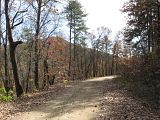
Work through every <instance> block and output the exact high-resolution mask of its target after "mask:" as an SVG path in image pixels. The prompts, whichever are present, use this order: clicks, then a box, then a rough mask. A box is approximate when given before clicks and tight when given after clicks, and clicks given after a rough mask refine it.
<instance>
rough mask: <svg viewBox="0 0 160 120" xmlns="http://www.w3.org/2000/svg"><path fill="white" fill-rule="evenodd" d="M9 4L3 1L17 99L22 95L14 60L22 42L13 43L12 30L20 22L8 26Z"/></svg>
mask: <svg viewBox="0 0 160 120" xmlns="http://www.w3.org/2000/svg"><path fill="white" fill-rule="evenodd" d="M9 2H10V0H6V1H5V17H6V35H7V39H8V41H9V48H10V59H11V63H12V69H13V75H14V80H15V87H16V94H17V97H20V96H21V95H22V94H23V89H22V86H21V85H20V83H19V77H18V72H17V63H16V59H15V49H16V47H17V45H18V44H21V43H22V41H16V42H14V41H13V37H12V28H13V27H15V26H17V25H19V24H20V23H21V22H20V23H17V24H16V25H15V26H11V25H10V17H9Z"/></svg>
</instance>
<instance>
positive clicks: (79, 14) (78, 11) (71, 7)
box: [65, 0, 87, 75]
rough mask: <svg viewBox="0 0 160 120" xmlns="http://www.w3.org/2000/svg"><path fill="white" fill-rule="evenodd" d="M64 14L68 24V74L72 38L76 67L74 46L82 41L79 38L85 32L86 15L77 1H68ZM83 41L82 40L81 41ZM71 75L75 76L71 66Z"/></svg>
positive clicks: (74, 58)
mask: <svg viewBox="0 0 160 120" xmlns="http://www.w3.org/2000/svg"><path fill="white" fill-rule="evenodd" d="M65 13H66V15H67V20H68V24H69V27H70V48H69V49H70V57H69V59H70V60H69V74H70V72H71V61H72V52H71V51H72V37H73V64H74V65H76V45H78V41H79V40H82V39H81V38H82V37H81V36H82V35H84V33H85V32H86V30H87V27H86V25H85V20H84V19H85V17H86V16H87V14H85V13H84V11H83V10H82V6H81V4H80V3H79V2H78V1H77V0H70V1H69V2H68V5H67V7H66V8H65ZM83 40H84V39H83ZM73 69H74V70H73V71H74V73H73V75H75V74H76V72H75V71H76V70H75V69H76V68H75V66H73Z"/></svg>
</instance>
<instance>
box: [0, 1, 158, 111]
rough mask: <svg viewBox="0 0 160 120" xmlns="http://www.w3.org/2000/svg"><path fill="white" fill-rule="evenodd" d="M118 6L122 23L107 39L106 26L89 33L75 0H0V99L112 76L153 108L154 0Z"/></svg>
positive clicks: (84, 13)
mask: <svg viewBox="0 0 160 120" xmlns="http://www.w3.org/2000/svg"><path fill="white" fill-rule="evenodd" d="M120 11H121V13H122V14H124V15H125V17H126V18H125V19H126V21H127V22H126V27H125V28H124V29H122V30H121V31H119V32H118V33H117V34H116V36H115V37H114V38H113V37H111V34H112V30H111V29H109V28H108V27H107V26H99V27H97V29H96V30H95V31H92V32H91V30H90V28H88V27H87V25H86V21H87V16H88V14H87V11H85V9H84V7H83V6H82V4H81V2H79V1H77V0H0V101H8V102H9V101H13V100H15V98H16V100H18V99H21V97H24V96H26V95H27V94H32V93H34V92H41V91H47V90H49V89H50V88H52V87H53V86H54V85H56V84H59V83H62V84H67V83H69V82H76V81H84V80H87V79H92V78H97V77H105V76H113V75H116V76H118V78H117V79H118V84H128V85H130V86H129V87H130V89H131V88H132V89H136V91H135V94H136V95H140V96H141V97H146V96H147V98H148V99H149V100H148V101H151V102H152V103H153V104H154V106H156V109H157V108H158V109H159V108H160V1H159V0H128V1H127V2H125V3H124V5H123V7H122V8H121V9H120ZM119 79H120V80H119ZM0 103H1V102H0Z"/></svg>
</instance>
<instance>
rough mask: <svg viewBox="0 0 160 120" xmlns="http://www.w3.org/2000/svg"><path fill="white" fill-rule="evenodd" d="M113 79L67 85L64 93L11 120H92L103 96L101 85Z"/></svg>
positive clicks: (105, 78) (98, 79)
mask: <svg viewBox="0 0 160 120" xmlns="http://www.w3.org/2000/svg"><path fill="white" fill-rule="evenodd" d="M112 78H113V77H103V78H95V79H91V80H86V81H82V82H79V83H77V84H76V85H68V86H67V88H66V90H65V92H63V93H62V94H60V95H57V96H55V97H54V98H53V99H52V100H51V101H48V102H47V103H46V104H44V105H41V106H39V107H37V108H35V109H33V110H32V111H30V112H25V113H22V114H21V115H19V116H16V117H15V118H12V120H94V119H95V118H96V116H97V114H98V104H99V103H100V100H101V98H102V95H103V90H102V87H103V84H104V83H105V82H106V81H107V80H110V79H112Z"/></svg>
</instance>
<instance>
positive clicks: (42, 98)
mask: <svg viewBox="0 0 160 120" xmlns="http://www.w3.org/2000/svg"><path fill="white" fill-rule="evenodd" d="M63 89H64V85H63V84H57V85H55V86H53V87H51V88H50V89H49V90H48V91H42V92H36V93H30V94H27V95H25V96H23V97H21V98H19V99H15V100H14V101H12V102H9V103H0V120H10V119H11V117H14V116H16V115H17V114H20V113H22V112H25V111H28V110H31V109H32V108H34V107H35V106H38V105H41V104H42V103H43V104H44V103H45V102H46V101H48V100H50V99H51V98H52V97H53V96H54V95H56V94H59V92H61V91H62V90H63Z"/></svg>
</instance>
